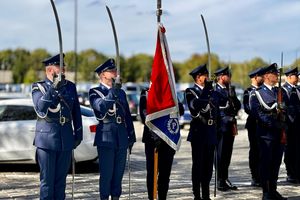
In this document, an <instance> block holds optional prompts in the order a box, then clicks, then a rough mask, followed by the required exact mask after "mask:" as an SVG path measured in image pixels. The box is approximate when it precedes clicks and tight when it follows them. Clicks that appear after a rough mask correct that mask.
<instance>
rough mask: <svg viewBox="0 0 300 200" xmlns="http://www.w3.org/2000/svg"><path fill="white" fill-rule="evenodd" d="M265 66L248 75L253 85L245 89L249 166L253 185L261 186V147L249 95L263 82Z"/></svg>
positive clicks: (244, 100) (244, 101)
mask: <svg viewBox="0 0 300 200" xmlns="http://www.w3.org/2000/svg"><path fill="white" fill-rule="evenodd" d="M263 70H264V68H257V69H255V70H253V71H251V72H250V73H249V74H248V75H249V78H250V79H251V85H250V86H249V87H248V88H247V89H246V90H245V91H244V96H243V105H244V109H245V112H246V113H247V114H248V117H247V121H246V125H245V128H246V129H247V130H248V140H249V168H250V172H251V176H252V181H251V185H252V186H260V176H259V148H258V138H257V134H256V118H255V116H254V115H253V114H252V113H251V111H250V104H249V97H250V95H251V93H252V92H253V91H254V90H256V88H258V87H259V86H261V85H262V84H263V82H264V81H263V73H262V72H263Z"/></svg>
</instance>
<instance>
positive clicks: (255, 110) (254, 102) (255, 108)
mask: <svg viewBox="0 0 300 200" xmlns="http://www.w3.org/2000/svg"><path fill="white" fill-rule="evenodd" d="M250 106H251V113H252V114H253V115H254V116H255V118H256V119H257V120H258V121H259V122H260V123H262V124H265V125H266V126H269V127H271V126H272V123H274V120H272V117H270V116H269V115H266V114H264V113H263V111H262V108H261V105H260V103H259V101H258V99H257V96H256V94H255V92H253V93H251V96H250Z"/></svg>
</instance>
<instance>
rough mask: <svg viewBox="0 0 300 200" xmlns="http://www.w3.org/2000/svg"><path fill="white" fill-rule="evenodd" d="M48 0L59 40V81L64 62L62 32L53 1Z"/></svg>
mask: <svg viewBox="0 0 300 200" xmlns="http://www.w3.org/2000/svg"><path fill="white" fill-rule="evenodd" d="M50 2H51V5H52V9H53V12H54V16H55V21H56V26H57V33H58V40H59V68H60V70H59V74H58V80H59V81H61V74H62V68H63V63H64V60H63V59H64V57H63V44H62V34H61V28H60V23H59V17H58V14H57V10H56V7H55V3H54V1H53V0H50Z"/></svg>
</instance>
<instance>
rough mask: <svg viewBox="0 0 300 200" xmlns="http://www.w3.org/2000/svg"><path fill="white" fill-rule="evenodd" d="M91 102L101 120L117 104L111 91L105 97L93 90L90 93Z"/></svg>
mask: <svg viewBox="0 0 300 200" xmlns="http://www.w3.org/2000/svg"><path fill="white" fill-rule="evenodd" d="M89 100H90V105H91V107H92V108H93V109H94V110H96V111H98V112H99V113H100V116H99V117H101V118H102V117H104V116H105V114H106V113H107V112H108V110H109V109H112V108H113V104H114V103H115V102H116V99H115V97H114V95H113V94H112V91H111V89H110V90H109V92H108V94H107V95H106V96H105V95H103V93H101V92H100V91H98V90H96V89H95V88H92V89H90V91H89Z"/></svg>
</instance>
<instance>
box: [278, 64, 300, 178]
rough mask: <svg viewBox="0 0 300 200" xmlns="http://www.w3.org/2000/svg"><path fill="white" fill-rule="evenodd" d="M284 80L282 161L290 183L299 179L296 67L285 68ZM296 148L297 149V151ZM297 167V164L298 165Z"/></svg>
mask: <svg viewBox="0 0 300 200" xmlns="http://www.w3.org/2000/svg"><path fill="white" fill-rule="evenodd" d="M284 74H285V75H286V82H285V83H284V84H283V85H282V88H283V100H284V102H285V104H286V107H287V116H288V117H287V119H286V122H287V127H288V129H287V132H286V134H287V144H286V147H285V153H284V162H285V166H286V171H287V181H288V182H290V183H297V182H298V181H299V180H300V179H298V177H297V170H298V169H297V157H299V147H297V146H299V142H297V137H298V136H297V135H299V127H298V124H299V122H300V121H299V118H298V117H297V116H299V115H300V113H299V112H300V111H299V108H300V101H299V98H298V95H297V89H296V86H297V83H298V68H297V67H296V68H293V69H289V70H287V71H286V72H285V73H284ZM297 149H298V151H297ZM298 167H299V165H298Z"/></svg>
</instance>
